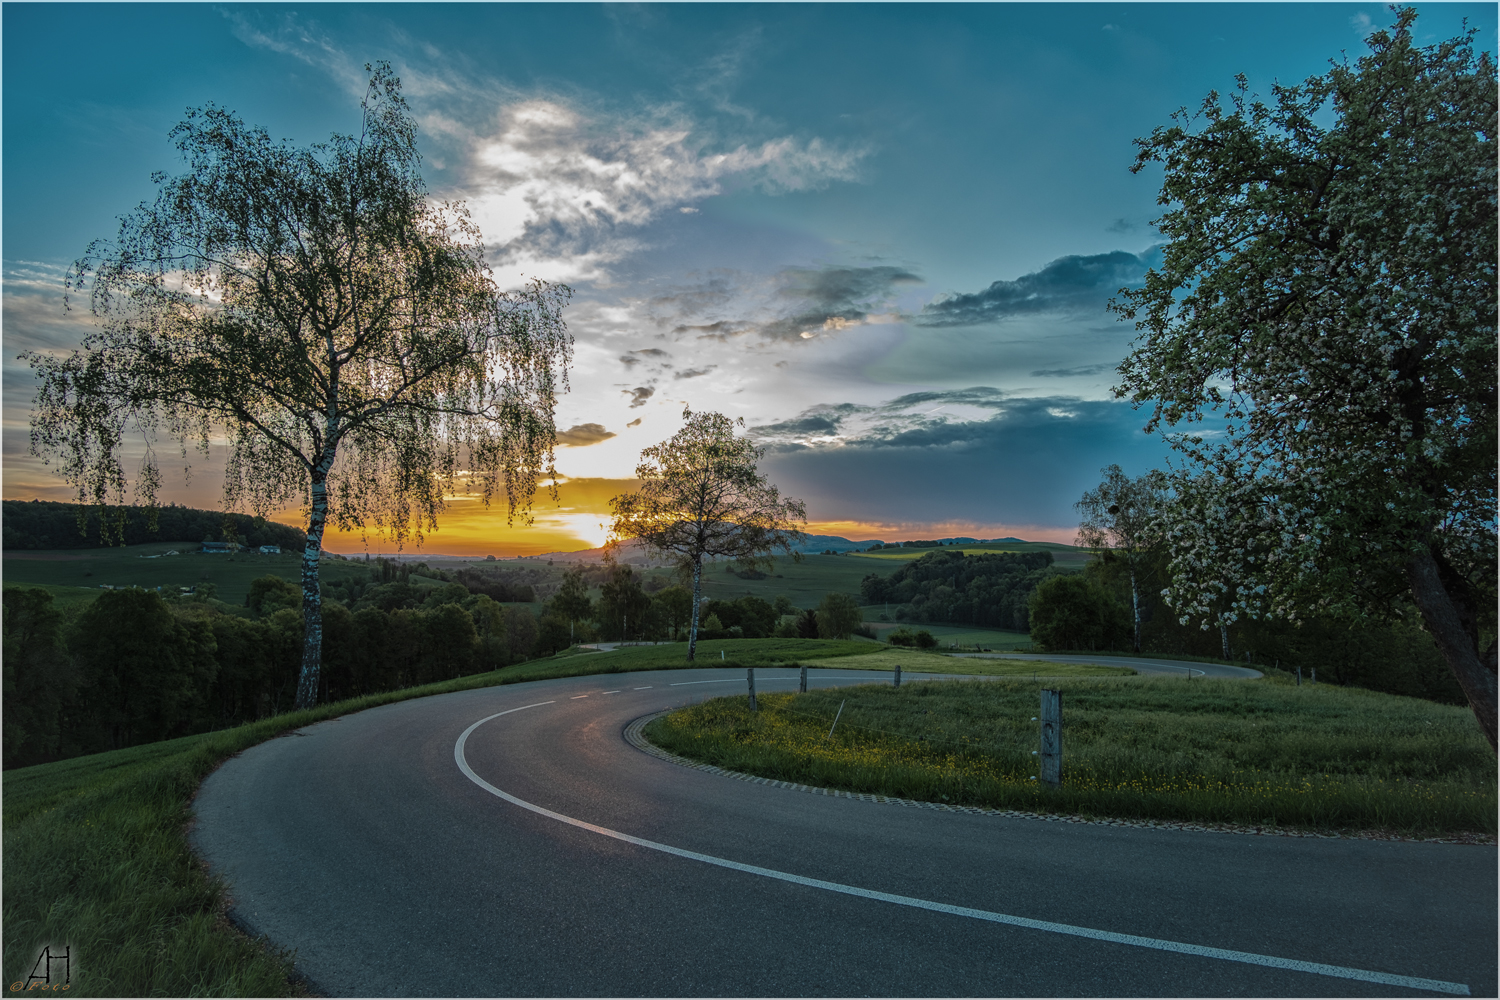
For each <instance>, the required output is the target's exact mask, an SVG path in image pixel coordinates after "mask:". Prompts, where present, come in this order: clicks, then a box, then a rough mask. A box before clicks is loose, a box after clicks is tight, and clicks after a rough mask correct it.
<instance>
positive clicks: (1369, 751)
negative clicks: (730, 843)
mask: <svg viewBox="0 0 1500 1000" xmlns="http://www.w3.org/2000/svg"><path fill="white" fill-rule="evenodd" d="M1046 686H1048V687H1053V688H1061V689H1062V691H1063V725H1064V754H1065V756H1064V764H1063V775H1064V784H1063V787H1062V788H1061V789H1058V790H1050V791H1044V790H1042V789H1040V788H1038V787H1037V783H1036V782H1034V781H1032V780H1031V777H1032V775H1033V774H1035V763H1034V762H1035V758H1034V757H1032V756H1031V751H1032V750H1034V749H1036V747H1037V739H1038V735H1037V724H1036V722H1035V721H1033V717H1034V716H1035V715H1036V708H1037V691H1038V688H1039V687H1040V685H1038V684H1034V683H1030V682H1028V681H1022V680H1006V679H1002V680H991V681H983V682H964V681H945V682H943V683H941V684H932V683H929V684H907V685H903V686H902V687H901V688H899V689H896V688H892V687H891V686H889V685H879V686H875V685H871V686H862V687H856V688H847V687H846V688H839V689H837V690H818V691H811V692H808V693H807V694H805V695H792V694H781V693H774V692H773V693H766V694H762V695H760V696H759V702H760V712H758V713H755V714H751V713H750V712H748V711H747V708H748V706H747V704H746V700H745V698H743V697H732V698H718V699H714V700H712V701H708V702H705V703H702V704H700V705H694V706H690V707H688V708H684V709H680V710H678V711H676V712H674V713H672V714H671V715H668V716H666V717H664V718H661V719H658V720H656V721H654V722H652V723H651V724H650V725H649V726H648V727H647V729H646V736H647V737H648V738H649V739H651V741H652V742H653V743H656V744H657V745H658V746H661V747H663V748H665V749H667V750H670V751H672V752H674V753H679V754H683V755H684V756H688V757H692V758H695V759H698V760H704V761H708V762H710V763H713V764H716V765H718V766H720V767H725V768H730V769H733V770H737V771H742V772H745V773H750V774H757V775H762V776H764V777H769V778H774V779H777V780H783V781H794V782H803V783H807V784H813V785H820V786H827V787H834V788H845V789H849V790H852V791H859V792H867V793H874V794H882V795H893V796H900V797H904V798H915V799H924V800H928V801H941V802H951V803H954V804H967V805H981V806H990V807H995V808H1019V809H1030V810H1036V811H1042V812H1079V813H1084V814H1090V815H1096V816H1122V817H1136V818H1159V819H1172V820H1188V821H1224V822H1239V823H1253V824H1257V825H1269V826H1282V825H1284V826H1302V827H1312V828H1318V829H1328V828H1335V829H1338V828H1344V829H1348V828H1353V829H1377V830H1397V831H1403V832H1412V833H1449V832H1453V831H1473V832H1482V833H1493V832H1494V831H1495V827H1496V823H1495V816H1496V789H1495V758H1494V755H1493V754H1492V753H1491V752H1490V750H1489V747H1488V746H1487V744H1486V743H1485V741H1484V739H1483V737H1482V736H1481V735H1480V734H1479V733H1478V732H1476V731H1475V729H1474V727H1473V724H1472V722H1471V721H1470V720H1469V719H1468V718H1467V717H1466V713H1464V712H1463V711H1462V710H1461V709H1455V708H1450V707H1447V706H1440V705H1433V704H1431V703H1426V702H1419V701H1412V700H1409V699H1404V698H1396V697H1391V696H1389V695H1380V694H1375V693H1372V692H1366V691H1357V690H1347V689H1340V688H1329V687H1324V686H1320V687H1318V688H1309V687H1306V686H1304V687H1300V688H1298V687H1288V686H1286V685H1282V684H1275V683H1271V682H1269V681H1213V680H1201V679H1200V680H1195V681H1193V682H1191V683H1188V682H1185V681H1182V680H1176V679H1131V680H1106V681H1101V680H1061V681H1059V680H1055V679H1049V680H1048V681H1047V684H1046ZM841 702H842V703H843V706H844V707H843V712H842V715H840V717H839V723H838V729H837V730H836V732H835V735H834V736H833V737H832V738H830V737H829V736H828V730H829V726H830V724H831V723H832V721H833V718H834V715H835V713H836V712H837V711H838V709H839V706H840V703H841Z"/></svg>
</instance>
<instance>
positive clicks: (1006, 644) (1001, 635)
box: [859, 604, 1031, 652]
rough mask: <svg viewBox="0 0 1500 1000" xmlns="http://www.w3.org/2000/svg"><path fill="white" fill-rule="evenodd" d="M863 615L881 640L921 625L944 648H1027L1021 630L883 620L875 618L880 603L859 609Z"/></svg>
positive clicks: (1028, 644) (1028, 643) (883, 609)
mask: <svg viewBox="0 0 1500 1000" xmlns="http://www.w3.org/2000/svg"><path fill="white" fill-rule="evenodd" d="M859 610H860V613H861V614H863V615H864V616H865V624H867V625H869V626H870V627H871V628H873V629H874V630H875V634H876V635H878V636H880V638H881V639H882V640H885V639H886V637H887V636H889V635H890V634H891V633H892V632H893V631H895V630H896V629H898V628H906V629H911V630H912V631H913V632H916V631H918V630H919V629H925V630H927V631H928V632H930V633H932V637H933V638H934V639H937V640H938V642H939V643H940V644H941V645H942V647H943V648H944V649H947V648H949V646H950V645H951V644H954V643H956V644H957V645H959V646H964V647H970V646H983V647H984V648H985V649H992V650H1001V651H1002V652H1003V651H1005V650H1011V649H1021V650H1029V649H1030V648H1031V636H1030V635H1028V634H1027V633H1025V632H1008V631H1003V630H1001V629H995V628H975V627H974V626H973V625H919V624H917V623H915V622H883V621H880V620H879V618H880V616H881V615H882V614H885V613H886V606H885V605H883V604H871V605H868V606H866V607H862V608H860V609H859Z"/></svg>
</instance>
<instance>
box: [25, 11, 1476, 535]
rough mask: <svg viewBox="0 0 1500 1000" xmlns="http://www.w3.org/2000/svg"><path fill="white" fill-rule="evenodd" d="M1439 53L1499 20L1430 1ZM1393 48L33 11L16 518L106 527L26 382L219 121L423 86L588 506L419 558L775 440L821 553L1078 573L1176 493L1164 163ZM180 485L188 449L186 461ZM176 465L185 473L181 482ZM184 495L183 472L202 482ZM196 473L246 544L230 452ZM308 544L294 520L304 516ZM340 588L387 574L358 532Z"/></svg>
mask: <svg viewBox="0 0 1500 1000" xmlns="http://www.w3.org/2000/svg"><path fill="white" fill-rule="evenodd" d="M1417 8H1418V10H1419V11H1420V12H1421V18H1420V20H1419V22H1418V27H1417V30H1418V35H1419V40H1420V41H1422V42H1423V43H1424V44H1432V43H1434V42H1437V41H1439V40H1441V39H1444V38H1448V37H1452V36H1454V35H1456V34H1458V33H1460V32H1461V31H1462V30H1463V25H1464V22H1465V19H1467V23H1468V24H1469V25H1470V26H1471V27H1475V28H1477V29H1479V36H1478V37H1479V44H1480V47H1482V48H1485V49H1487V50H1489V51H1491V52H1493V51H1495V44H1494V39H1495V34H1496V11H1497V8H1496V6H1495V5H1494V4H1488V3H1474V4H1469V3H1450V4H1418V5H1417ZM1392 18H1393V15H1392V14H1391V13H1390V12H1389V10H1388V9H1387V8H1385V7H1384V6H1382V5H1380V4H1375V3H1343V4H1298V3H1278V4H1218V3H1215V4H1194V3H1174V4H1144V3H1143V4H1068V3H1056V4H1022V3H1018V4H963V5H941V4H920V5H907V4H834V5H802V4H774V5H756V4H743V5H742V4H703V5H698V4H672V5H628V4H626V5H611V6H593V5H581V4H579V5H574V4H535V5H533V4H482V3H472V4H399V3H393V4H361V3H347V4H332V5H325V4H299V3H283V4H274V5H256V4H233V5H230V4H225V5H208V4H193V3H180V4H159V5H158V4H108V5H93V4H26V3H5V4H4V5H3V8H0V28H3V36H0V44H3V98H0V99H3V164H0V165H3V206H0V207H3V216H0V219H3V227H0V263H3V317H0V322H3V327H0V334H3V346H4V371H3V376H4V382H3V388H4V400H3V402H4V414H3V420H4V424H3V455H0V458H3V463H4V464H3V488H4V496H5V498H7V499H31V498H41V499H53V500H68V499H71V498H72V491H71V489H70V487H69V486H68V485H67V484H66V483H65V482H64V481H63V480H61V479H60V478H59V477H58V476H57V475H56V474H55V473H54V472H53V470H52V469H51V468H50V467H49V466H48V465H46V464H45V462H44V460H43V459H42V458H40V457H37V456H33V455H31V454H29V453H28V444H29V437H28V420H29V412H30V405H31V400H32V396H33V392H34V382H33V379H32V377H31V373H30V369H29V368H28V367H27V366H26V365H25V364H24V363H22V362H20V361H18V360H17V354H18V353H19V352H21V351H23V350H41V351H66V350H70V349H72V348H74V347H76V346H77V345H78V344H79V343H80V342H81V340H82V338H83V336H84V335H85V334H86V333H87V330H88V320H89V317H88V314H87V311H86V310H78V309H76V308H75V309H74V310H72V311H71V312H65V311H64V309H63V302H62V290H63V289H62V279H63V275H64V274H65V272H66V269H67V267H68V265H69V264H70V263H71V262H72V261H73V260H74V259H76V258H77V257H78V256H80V255H81V254H82V252H83V251H84V249H85V248H86V247H87V246H88V245H89V243H90V242H91V241H93V240H95V239H100V238H108V237H111V236H113V235H114V233H115V230H116V228H117V227H118V219H119V217H120V216H122V215H124V214H125V213H127V212H129V211H130V210H131V209H132V208H133V207H134V206H136V205H137V204H139V203H140V202H142V201H144V200H147V199H149V198H151V197H152V196H153V191H154V187H153V185H152V183H151V179H150V178H151V174H152V173H153V171H158V170H160V171H165V172H167V173H168V174H174V173H179V172H181V171H183V170H184V164H183V162H182V161H181V159H180V157H179V155H178V153H177V151H176V149H175V148H174V147H173V145H172V144H171V142H170V140H169V138H168V133H169V132H170V130H171V129H172V127H173V125H175V124H176V123H177V122H178V121H180V120H181V119H182V118H183V116H184V114H185V112H186V111H187V110H188V109H189V108H196V107H201V106H203V105H205V104H208V103H214V104H217V105H220V106H222V107H225V108H228V109H230V110H232V111H234V112H236V113H237V114H239V115H240V117H241V118H243V119H244V120H245V121H246V122H248V123H250V124H254V125H261V126H264V127H265V128H266V129H267V130H268V131H269V132H270V133H271V134H272V135H273V136H274V137H276V138H287V139H290V140H293V141H294V142H296V143H298V144H300V145H310V144H312V143H314V142H318V141H322V140H325V139H327V138H328V137H329V135H331V134H333V133H349V132H352V131H354V130H355V129H356V128H357V127H358V124H359V108H358V102H359V98H360V96H361V94H362V93H363V91H364V87H365V84H366V82H367V80H368V77H367V74H366V73H365V72H364V66H365V64H367V63H370V62H375V61H380V60H385V61H388V62H389V63H390V64H391V65H392V66H393V67H394V68H395V70H396V72H397V74H398V75H399V76H400V78H401V80H402V84H403V92H404V94H405V96H406V98H407V100H408V102H409V103H410V106H411V110H412V112H413V114H414V115H415V117H416V119H417V121H418V123H419V127H420V133H419V145H420V148H421V150H422V153H423V157H424V160H423V174H424V177H425V179H426V182H427V185H428V187H429V189H430V192H431V194H432V196H433V197H434V198H439V199H444V200H462V201H464V202H465V203H466V204H467V206H468V208H469V210H470V212H471V213H472V216H473V218H474V220H475V222H476V223H477V224H478V225H479V228H480V231H481V232H482V234H483V236H484V240H485V245H486V249H487V255H488V260H489V263H490V265H491V267H492V268H493V271H494V274H495V277H496V280H497V281H498V282H499V283H500V284H501V285H502V286H504V287H514V286H516V285H518V284H519V283H521V282H522V281H524V280H526V279H527V278H532V277H540V278H543V279H546V280H550V281H561V282H566V283H567V284H569V285H570V286H571V287H572V288H573V290H574V295H573V298H572V303H571V305H570V306H569V307H568V309H567V311H566V313H565V319H566V321H567V324H568V327H569V330H570V332H571V334H572V336H573V338H574V341H575V344H574V355H573V363H572V368H571V372H570V384H571V391H570V392H569V393H568V394H567V395H566V396H565V397H564V398H563V399H562V401H561V403H560V405H559V408H558V412H557V426H558V427H559V429H560V430H561V431H562V433H561V434H560V438H559V448H558V450H557V468H558V471H559V473H560V474H561V481H560V485H559V488H558V493H557V497H556V499H554V498H553V497H551V496H549V495H547V494H545V493H543V494H538V496H537V498H536V501H535V504H534V508H533V515H534V517H533V520H532V521H531V523H529V524H527V523H525V518H521V519H517V520H516V521H514V522H511V523H508V520H507V515H506V512H505V510H504V509H503V507H502V508H499V509H495V508H490V509H486V508H484V507H483V506H482V505H481V504H479V503H477V502H475V501H474V500H472V499H471V498H466V497H455V498H453V500H452V502H451V503H450V505H449V508H448V511H447V512H446V514H445V516H444V517H443V518H442V519H441V520H440V522H439V525H440V530H439V531H438V532H436V533H434V534H431V535H429V536H428V537H427V539H426V541H425V543H424V544H423V547H422V550H421V551H424V552H430V553H434V554H444V553H446V554H494V555H497V556H506V555H518V554H535V553H539V552H548V551H567V550H573V549H580V548H586V547H591V546H594V545H598V544H599V543H600V542H602V541H603V539H604V537H605V533H606V525H607V521H608V500H609V498H610V497H611V496H613V495H615V494H617V493H622V492H627V491H628V490H630V489H631V488H632V485H633V480H632V478H631V477H632V475H633V470H634V468H635V466H636V464H637V462H638V460H639V456H640V452H641V449H643V448H645V447H648V446H650V445H652V444H656V443H658V442H660V441H663V440H665V439H667V438H669V437H671V435H672V434H673V433H675V431H676V430H677V429H678V428H679V427H680V426H681V421H682V413H683V410H684V408H691V409H692V410H695V411H699V410H714V411H718V412H721V413H724V414H726V415H728V416H730V417H733V418H742V419H743V420H744V422H745V430H744V433H746V434H748V435H749V436H751V437H752V438H753V439H754V440H755V441H756V442H757V443H758V444H759V445H761V446H762V447H764V448H765V455H764V457H763V459H762V460H761V463H760V470H761V472H762V473H764V474H765V475H767V476H768V477H769V478H770V480H771V481H772V482H774V483H775V484H776V485H777V486H778V487H779V488H780V489H781V490H782V492H783V493H784V494H786V495H789V496H793V497H797V498H800V499H803V500H804V501H805V502H806V504H807V510H808V518H809V530H810V531H812V532H814V533H820V534H838V535H844V536H846V537H850V538H855V539H865V538H870V539H882V540H886V541H895V540H901V539H910V538H935V537H944V536H956V535H968V536H973V537H979V538H992V537H1001V536H1008V535H1015V536H1019V537H1023V538H1028V539H1034V540H1049V541H1062V542H1070V541H1072V540H1073V537H1074V534H1075V532H1076V527H1077V516H1076V512H1075V510H1074V507H1073V505H1074V503H1076V501H1077V500H1078V499H1079V497H1080V496H1081V495H1082V494H1083V492H1084V491H1085V490H1086V489H1089V488H1091V487H1092V486H1095V485H1097V484H1098V481H1099V478H1100V470H1101V469H1102V468H1103V467H1104V466H1107V465H1109V464H1112V463H1113V464H1119V465H1120V466H1122V467H1123V468H1124V470H1125V471H1126V472H1127V473H1128V474H1132V475H1135V474H1139V473H1141V472H1144V471H1145V470H1147V469H1149V468H1152V467H1160V466H1163V465H1164V464H1165V462H1166V460H1167V456H1168V449H1167V448H1166V446H1165V445H1164V444H1163V443H1162V442H1161V441H1160V440H1159V439H1158V438H1156V437H1153V436H1149V435H1147V434H1145V433H1144V432H1143V430H1142V427H1143V426H1144V424H1145V420H1146V413H1145V412H1143V411H1138V410H1135V409H1133V408H1132V407H1131V406H1130V405H1129V404H1128V403H1126V402H1123V401H1119V400H1116V399H1114V397H1113V394H1112V392H1111V389H1112V387H1113V386H1114V385H1115V383H1116V374H1115V368H1116V366H1117V365H1118V364H1119V363H1120V361H1121V360H1122V359H1123V358H1124V357H1125V356H1126V354H1127V353H1128V351H1129V349H1130V345H1131V341H1132V338H1133V336H1134V331H1133V329H1132V328H1131V326H1130V325H1129V324H1125V323H1121V322H1119V321H1118V320H1117V319H1116V318H1115V317H1114V315H1113V314H1111V313H1110V312H1108V310H1107V309H1106V304H1107V302H1108V301H1109V299H1110V297H1111V296H1112V295H1113V294H1115V293H1116V292H1117V290H1118V289H1120V288H1122V287H1128V286H1131V285H1133V284H1135V283H1137V282H1139V281H1140V280H1141V276H1142V275H1143V274H1144V272H1145V270H1146V269H1147V268H1148V267H1150V266H1151V264H1152V263H1153V262H1154V260H1155V259H1156V255H1157V254H1158V252H1159V250H1158V246H1159V237H1158V235H1157V233H1156V231H1155V229H1154V228H1153V226H1152V220H1154V219H1155V218H1157V217H1158V216H1159V215H1160V214H1161V211H1162V209H1161V207H1160V206H1159V205H1158V204H1157V193H1158V190H1159V187H1160V183H1161V174H1160V171H1159V169H1158V170H1153V169H1150V168H1148V169H1144V170H1142V171H1140V172H1139V173H1132V172H1131V170H1130V167H1131V164H1132V162H1133V160H1134V151H1135V145H1134V140H1136V139H1137V138H1140V137H1144V136H1148V135H1150V133H1151V131H1152V130H1153V129H1154V128H1156V127H1158V126H1160V125H1164V124H1166V123H1167V122H1168V120H1169V116H1170V115H1171V114H1172V112H1174V111H1175V110H1177V109H1178V108H1182V107H1190V108H1191V107H1196V106H1198V105H1199V104H1200V103H1201V102H1202V100H1203V99H1204V98H1205V97H1206V96H1207V95H1208V94H1209V92H1210V91H1214V90H1217V91H1220V92H1227V91H1228V90H1230V89H1232V88H1233V86H1234V80H1235V75H1236V74H1241V73H1242V74H1244V75H1245V77H1246V78H1247V79H1248V82H1249V85H1250V88H1251V89H1252V90H1253V91H1256V92H1257V93H1259V94H1261V95H1267V96H1268V95H1269V93H1270V89H1271V87H1272V85H1273V84H1275V83H1277V82H1281V83H1284V84H1285V83H1294V82H1300V81H1301V80H1303V79H1305V78H1307V77H1308V76H1311V75H1315V74H1318V73H1321V72H1323V71H1325V70H1326V69H1327V67H1328V65H1329V61H1330V60H1331V59H1342V58H1344V57H1346V56H1347V57H1348V58H1349V59H1351V60H1353V59H1356V58H1358V57H1359V56H1360V55H1362V54H1364V53H1365V52H1366V51H1367V49H1366V47H1365V45H1364V42H1363V39H1364V38H1365V37H1366V35H1367V34H1368V33H1369V32H1370V31H1371V30H1373V29H1374V28H1377V27H1380V26H1383V25H1386V24H1388V23H1390V21H1391V20H1392ZM167 447H168V448H170V446H167ZM158 452H159V453H160V452H161V446H159V447H158ZM179 464H180V463H179ZM171 465H172V463H170V462H165V461H164V462H163V467H164V471H167V472H168V476H167V482H166V484H165V487H166V488H165V489H164V490H163V492H162V497H163V499H164V500H166V501H169V502H177V503H186V504H190V505H192V506H200V507H209V508H214V507H217V506H219V505H220V502H221V492H222V478H221V472H222V454H220V453H219V452H218V451H217V450H214V451H213V452H211V454H210V455H209V456H208V457H207V459H203V460H198V459H195V464H194V466H193V469H192V473H191V476H190V478H187V479H184V477H183V476H181V475H176V476H174V475H173V474H172V469H171ZM279 519H282V520H286V521H287V522H288V523H300V520H301V514H300V512H299V511H298V510H296V509H293V510H289V511H287V512H285V513H284V514H283V515H282V516H281V518H279ZM326 547H328V548H330V549H332V550H333V551H337V552H358V551H364V550H366V549H368V551H372V552H378V551H390V550H391V545H390V543H389V542H383V541H382V540H381V539H380V538H379V537H378V536H371V537H369V538H367V539H362V538H360V537H358V536H339V535H337V534H335V533H330V535H329V537H328V539H327V541H326Z"/></svg>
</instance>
